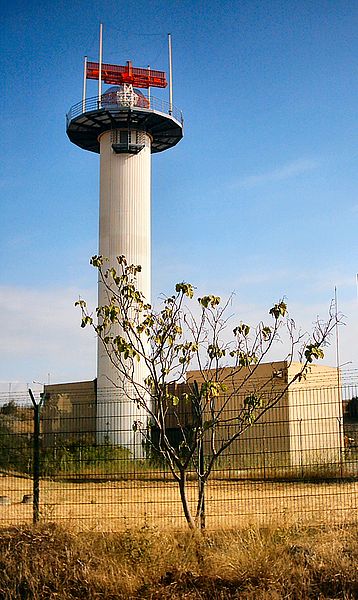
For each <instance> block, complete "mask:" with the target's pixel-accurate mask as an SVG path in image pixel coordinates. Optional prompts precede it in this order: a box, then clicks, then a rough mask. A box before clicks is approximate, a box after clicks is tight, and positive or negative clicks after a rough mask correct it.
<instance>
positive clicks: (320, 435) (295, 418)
mask: <svg viewBox="0 0 358 600" xmlns="http://www.w3.org/2000/svg"><path fill="white" fill-rule="evenodd" d="M299 369H300V364H299V363H293V364H292V365H291V367H290V368H289V373H288V376H289V379H291V378H293V377H294V375H295V374H296V373H297V372H298V371H299ZM338 377H339V374H338V373H337V369H336V368H334V367H327V366H324V365H316V364H313V365H310V366H309V367H308V370H307V373H306V375H305V378H304V379H302V380H301V381H297V382H295V383H294V384H293V385H292V386H291V387H290V390H289V407H290V410H289V422H290V448H291V464H292V465H294V466H312V467H314V466H315V465H321V464H323V463H335V462H336V463H338V462H340V460H341V456H342V452H343V449H344V439H343V435H344V434H343V403H342V397H341V390H340V387H339V386H338V384H339V379H338Z"/></svg>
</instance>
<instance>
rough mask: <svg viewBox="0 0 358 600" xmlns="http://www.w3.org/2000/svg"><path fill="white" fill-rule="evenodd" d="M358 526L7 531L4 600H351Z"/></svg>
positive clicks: (2, 556)
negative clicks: (202, 530)
mask: <svg viewBox="0 0 358 600" xmlns="http://www.w3.org/2000/svg"><path fill="white" fill-rule="evenodd" d="M357 534H358V527H357V526H350V527H349V528H326V529H324V528H321V529H299V528H297V527H296V528H292V529H286V528H281V529H259V528H256V529H255V528H251V529H247V530H242V531H226V532H216V533H204V534H201V533H200V532H194V533H191V532H189V531H188V532H180V533H173V532H171V533H170V532H165V531H161V530H159V529H157V528H154V527H149V526H145V527H142V528H141V529H137V530H126V531H124V532H121V533H116V534H114V533H111V534H100V533H98V532H87V533H76V532H75V531H71V530H70V529H68V528H67V529H63V528H60V527H58V526H56V525H49V524H48V525H42V526H38V527H35V528H34V527H24V528H21V529H7V530H2V531H1V532H0V598H1V600H18V599H21V600H22V599H23V600H30V599H31V600H75V599H76V600H85V599H86V600H149V599H152V600H159V599H168V600H169V598H170V600H199V599H204V598H205V599H208V600H224V599H229V598H232V599H235V598H236V599H238V598H240V599H246V600H269V599H270V600H276V599H277V600H279V599H292V600H299V599H300V600H301V599H302V600H304V599H310V598H314V599H316V600H324V599H326V600H328V599H330V600H332V599H334V600H338V599H341V600H353V599H356V598H358V572H357V565H358V537H357Z"/></svg>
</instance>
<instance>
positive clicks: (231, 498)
mask: <svg viewBox="0 0 358 600" xmlns="http://www.w3.org/2000/svg"><path fill="white" fill-rule="evenodd" d="M195 486H196V484H195V483H194V482H191V483H190V484H189V488H188V491H189V498H191V499H192V504H193V505H194V496H195V492H196V487H195ZM31 491H32V481H31V480H30V479H26V478H21V477H10V476H7V477H1V478H0V496H1V495H5V496H8V497H9V498H10V500H11V504H10V505H8V506H6V505H4V506H0V524H2V525H7V526H10V525H20V524H23V523H26V522H27V523H29V522H31V519H32V506H31V505H28V504H22V503H21V500H22V497H23V495H24V494H30V493H31ZM357 499H358V482H344V483H343V482H342V483H333V482H332V483H316V484H312V483H311V484H310V483H299V482H293V483H284V482H282V483H273V482H262V483H260V482H247V481H246V482H238V481H237V482H235V481H216V480H213V481H212V482H210V484H209V486H208V489H207V496H206V513H207V527H208V528H210V529H223V528H232V527H247V526H249V525H251V526H255V527H257V526H281V525H282V524H285V525H286V526H292V525H320V524H328V523H329V524H335V523H336V524H337V523H350V522H355V520H356V514H357V509H358V505H357V504H358V503H357ZM40 501H41V503H40V510H41V516H42V520H44V521H51V522H53V521H56V522H64V521H66V522H67V523H70V524H71V526H72V527H73V528H77V530H84V529H91V530H97V531H119V530H123V529H126V528H127V527H131V526H133V525H135V526H142V525H144V524H146V525H150V526H155V525H159V526H161V527H165V528H171V529H179V528H181V527H183V528H185V527H186V525H185V522H184V518H183V514H182V507H181V504H180V501H179V495H178V489H177V486H176V484H174V483H173V482H172V481H167V482H163V481H162V482H159V481H157V482H149V481H148V482H143V481H113V482H105V483H73V482H72V483H66V482H53V481H49V480H43V481H41V496H40Z"/></svg>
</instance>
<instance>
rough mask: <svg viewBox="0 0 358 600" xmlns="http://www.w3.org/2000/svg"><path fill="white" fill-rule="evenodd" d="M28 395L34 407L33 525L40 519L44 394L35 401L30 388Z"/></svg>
mask: <svg viewBox="0 0 358 600" xmlns="http://www.w3.org/2000/svg"><path fill="white" fill-rule="evenodd" d="M29 395H30V398H31V402H32V405H33V408H34V438H33V461H32V475H33V517H32V521H33V523H34V525H36V523H38V521H39V519H40V411H41V406H42V403H43V401H44V395H43V394H41V399H40V401H39V402H38V403H37V402H36V400H35V397H34V395H33V393H32V390H30V389H29Z"/></svg>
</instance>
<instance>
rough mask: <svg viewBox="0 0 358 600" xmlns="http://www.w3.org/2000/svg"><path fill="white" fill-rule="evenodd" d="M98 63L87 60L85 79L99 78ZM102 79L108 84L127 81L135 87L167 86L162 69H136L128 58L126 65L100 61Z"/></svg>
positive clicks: (118, 83)
mask: <svg viewBox="0 0 358 600" xmlns="http://www.w3.org/2000/svg"><path fill="white" fill-rule="evenodd" d="M99 71H100V65H99V63H98V62H87V72H86V78H87V79H97V80H98V79H99ZM102 81H103V83H108V84H110V85H121V84H123V83H129V84H131V85H133V86H134V87H137V88H150V87H158V88H165V87H167V80H166V77H165V73H164V71H153V69H138V68H136V67H133V66H132V63H131V61H130V60H128V61H127V64H126V66H121V65H109V64H106V63H102Z"/></svg>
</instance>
